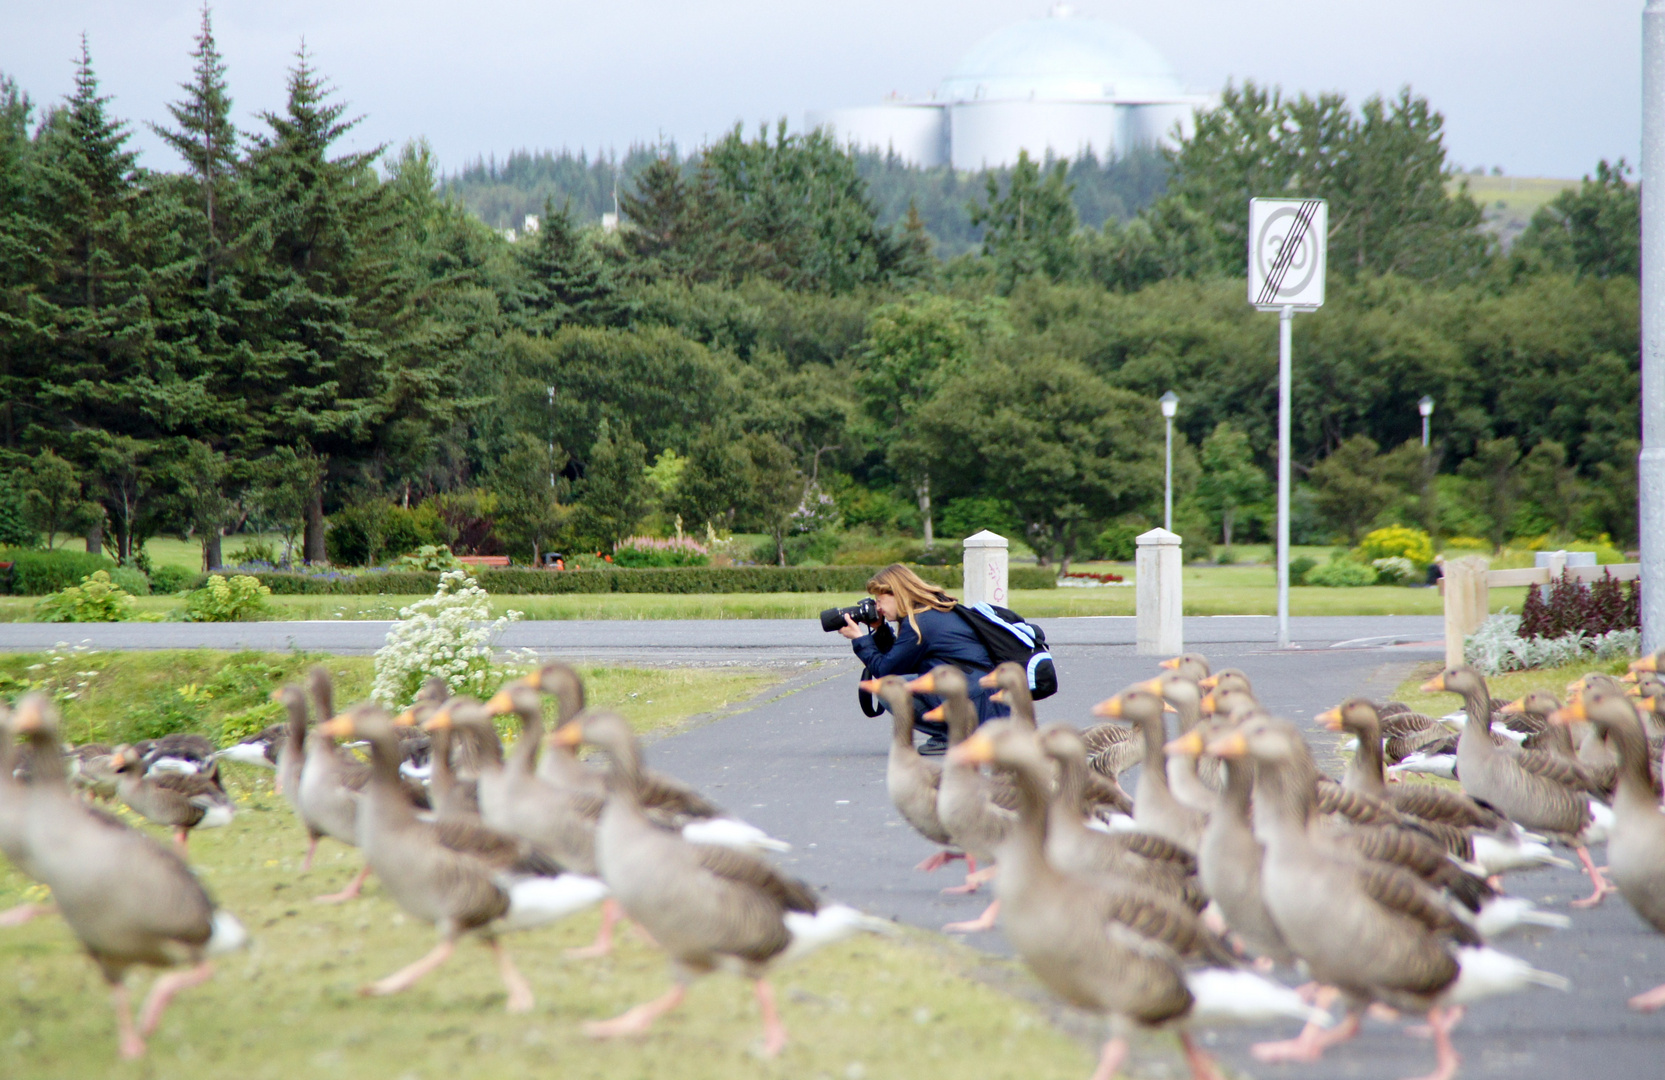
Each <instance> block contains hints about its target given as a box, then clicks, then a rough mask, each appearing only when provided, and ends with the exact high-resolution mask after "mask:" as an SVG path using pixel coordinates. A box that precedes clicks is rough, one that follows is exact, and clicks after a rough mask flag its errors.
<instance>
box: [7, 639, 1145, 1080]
mask: <svg viewBox="0 0 1665 1080" xmlns="http://www.w3.org/2000/svg"><path fill="white" fill-rule="evenodd" d="M246 655H247V654H245V657H246ZM16 659H17V658H7V659H6V665H7V668H6V669H7V670H11V668H12V666H14V661H15V660H16ZM142 659H143V660H144V661H145V662H144V663H138V664H135V663H133V662H131V661H128V660H127V658H121V662H119V663H118V662H115V661H114V660H109V659H108V658H107V657H104V656H99V657H94V658H92V661H90V662H88V663H87V665H86V666H87V668H89V669H90V668H91V667H93V666H95V663H99V662H103V663H104V664H105V666H104V667H103V669H102V674H101V675H100V677H99V678H100V680H107V681H108V684H109V685H108V686H106V685H105V682H104V681H98V684H97V689H96V690H89V692H88V693H86V694H85V695H84V696H83V697H82V698H80V699H77V701H75V702H72V703H71V706H70V711H71V714H72V715H73V714H74V713H75V712H76V711H77V710H84V711H85V713H86V715H87V716H88V717H93V716H96V715H106V714H107V712H108V710H110V709H114V708H116V705H115V704H114V703H113V702H112V701H108V700H106V699H107V697H108V696H113V695H114V693H115V692H116V691H118V690H120V688H121V687H123V686H125V687H127V688H128V692H129V693H130V694H143V693H145V692H148V690H149V689H150V688H151V687H152V686H153V684H155V683H157V682H158V681H159V679H158V678H157V677H158V676H159V674H165V673H166V672H173V673H174V674H173V675H171V676H169V677H171V678H176V679H178V680H181V681H184V680H187V679H201V678H204V677H206V676H209V667H211V664H210V661H211V660H212V659H213V657H212V656H211V655H209V654H203V653H189V654H178V655H176V656H173V657H169V658H167V659H168V660H170V661H172V663H171V665H170V664H159V663H157V661H158V660H159V659H161V658H160V657H158V655H157V654H150V655H149V656H148V657H145V658H142ZM272 662H275V661H272ZM329 663H330V665H331V668H332V669H333V670H336V671H337V672H338V675H339V677H340V678H341V688H342V690H343V691H344V692H345V691H348V690H353V691H355V692H356V690H357V688H360V687H362V686H363V684H364V682H365V679H366V672H365V670H364V663H365V662H363V661H359V660H355V659H352V658H346V659H342V658H334V659H331V660H330V661H329ZM587 675H588V677H589V686H590V690H591V696H592V699H598V700H602V701H605V702H608V703H611V704H616V705H619V706H621V707H623V708H625V709H626V710H627V711H629V710H635V712H634V713H633V720H635V722H636V723H637V725H638V726H639V727H645V726H653V725H654V724H656V723H659V722H661V721H664V722H670V721H674V720H675V719H680V718H682V717H685V716H687V715H689V714H690V713H693V712H700V711H707V710H709V709H712V708H716V707H719V706H720V704H721V703H722V702H724V701H729V700H733V698H734V695H736V694H740V695H744V694H748V693H751V692H753V691H754V690H755V689H757V688H759V686H760V685H764V684H766V683H767V679H768V678H770V676H765V675H761V674H757V673H751V674H748V673H733V672H709V671H691V672H628V671H620V670H617V669H614V670H611V671H608V670H596V669H591V670H590V671H588V672H587ZM106 690H109V691H110V692H111V693H110V694H109V695H107V694H106V693H105V691H106ZM649 694H652V695H653V698H652V703H649V702H648V701H647V700H646V699H647V696H648V695H649ZM672 701H675V702H676V705H675V706H674V708H673V707H671V706H670V704H669V703H670V702H672ZM654 705H657V706H658V708H659V711H657V712H656V711H655V709H654ZM673 713H674V715H671V714H673ZM667 716H668V717H669V720H667V719H666V718H667ZM72 726H73V725H72ZM225 772H226V776H227V784H228V788H229V789H230V791H231V792H232V794H233V796H234V797H235V799H236V801H237V805H238V814H237V817H236V818H235V819H234V820H233V821H232V823H231V824H230V825H228V826H227V827H225V828H223V829H214V830H206V831H204V832H202V833H200V834H198V835H197V836H195V837H194V838H193V839H192V841H191V857H192V862H193V865H194V867H195V868H196V870H197V872H198V874H199V875H200V876H201V877H202V879H203V881H204V883H205V884H207V886H208V887H209V889H210V890H211V891H212V892H213V894H214V895H215V896H216V897H217V899H218V900H219V902H220V903H221V904H223V905H224V906H225V907H226V908H227V909H228V910H230V911H232V912H234V913H235V914H236V915H237V916H238V917H239V918H240V919H241V920H242V922H243V923H244V925H245V926H247V927H248V929H249V931H250V932H251V933H252V934H253V937H254V942H253V945H252V947H251V948H250V949H249V950H248V951H247V952H245V953H241V954H238V955H235V956H231V957H227V958H225V959H222V960H220V961H219V962H218V963H217V968H218V972H217V974H216V976H215V978H214V979H213V981H212V982H210V983H208V984H207V985H205V986H203V987H200V988H198V989H196V990H192V991H188V992H186V993H183V994H181V995H180V997H179V998H178V999H176V1001H175V1003H174V1005H173V1007H172V1008H171V1009H170V1010H169V1011H168V1014H167V1017H166V1019H165V1020H164V1022H163V1025H162V1028H161V1030H160V1031H159V1032H158V1033H157V1034H156V1036H155V1037H154V1038H153V1039H152V1040H151V1043H150V1054H149V1057H148V1058H147V1059H145V1060H144V1061H141V1062H139V1063H134V1064H126V1063H121V1062H119V1061H118V1060H117V1059H116V1053H115V1036H114V1023H113V1020H112V1017H111V1012H110V1009H109V1006H108V1002H107V995H106V993H105V991H104V989H103V984H102V981H101V980H100V979H99V978H98V976H97V975H96V973H95V970H94V968H93V965H92V964H91V962H89V961H88V960H87V958H86V957H85V955H84V954H83V953H82V952H81V951H80V949H79V948H78V947H77V945H76V942H75V940H74V938H73V937H72V936H71V935H70V933H69V932H68V930H67V928H66V927H65V926H64V924H63V922H62V921H61V920H60V919H58V918H56V917H52V916H48V917H43V918H39V919H36V920H35V921H34V922H32V923H30V924H29V925H27V926H24V927H21V928H16V929H5V930H0V970H3V971H5V972H6V978H4V979H3V980H0V1076H4V1077H6V1078H8V1080H59V1078H62V1077H81V1076H108V1077H116V1078H122V1077H134V1078H139V1077H154V1076H157V1075H167V1076H169V1077H176V1078H179V1080H196V1078H203V1080H207V1078H215V1080H218V1078H221V1077H225V1076H228V1075H235V1076H237V1077H239V1078H242V1080H262V1078H271V1080H294V1078H296V1077H353V1078H367V1080H382V1078H388V1080H392V1078H400V1080H404V1078H407V1077H416V1078H433V1080H462V1078H473V1077H481V1078H485V1077H490V1078H498V1077H510V1076H559V1077H563V1078H566V1077H575V1078H576V1077H586V1078H597V1080H635V1078H638V1077H648V1076H662V1077H677V1078H679V1080H681V1078H691V1080H701V1078H713V1080H715V1078H724V1080H727V1078H731V1077H739V1078H746V1077H758V1078H788V1077H791V1078H796V1077H806V1078H807V1077H836V1078H853V1080H864V1078H872V1080H879V1078H896V1080H913V1078H915V1077H921V1076H977V1077H986V1078H1000V1077H1010V1078H1012V1080H1027V1078H1031V1077H1046V1078H1052V1077H1060V1078H1066V1077H1067V1078H1075V1077H1079V1076H1082V1075H1085V1074H1086V1072H1087V1071H1088V1069H1089V1067H1090V1062H1091V1054H1090V1051H1089V1050H1088V1048H1087V1047H1085V1046H1084V1045H1082V1044H1080V1043H1078V1042H1076V1041H1074V1040H1073V1039H1071V1038H1070V1037H1068V1036H1067V1035H1065V1034H1063V1033H1062V1032H1061V1031H1059V1030H1058V1029H1057V1028H1056V1027H1054V1026H1053V1025H1052V1023H1051V1022H1050V1019H1049V1015H1048V1013H1047V1012H1046V1011H1045V1010H1044V1009H1043V1007H1041V1006H1039V1005H1037V1004H1035V1001H1037V1000H1042V998H1041V996H1040V995H1039V993H1038V991H1037V990H1035V989H1034V988H1033V983H1032V982H1030V981H1029V980H1028V977H1027V975H1026V974H1025V973H1023V972H1022V971H1021V970H1020V969H1018V968H1017V966H1016V965H1015V964H1013V963H1011V962H1008V961H1004V960H1000V959H996V958H991V957H988V956H984V955H981V954H977V953H974V952H973V951H972V950H970V949H967V948H965V947H963V946H959V945H956V944H954V943H952V942H949V941H946V940H944V939H942V938H939V937H937V936H935V935H928V934H924V933H920V932H916V931H899V932H898V933H897V934H896V935H895V936H893V937H884V938H879V937H864V938H862V939H858V940H853V941H849V942H845V943H842V944H839V945H836V946H833V947H830V948H827V949H824V950H822V951H821V952H818V953H816V954H814V955H813V956H811V957H809V958H807V959H806V960H804V961H802V962H800V963H799V964H798V965H796V966H792V967H788V968H785V969H783V970H781V971H779V972H777V973H776V975H775V978H774V982H775V986H776V990H777V995H778V998H779V1001H780V1004H781V1012H782V1015H783V1018H784V1020H785V1022H786V1024H787V1027H788V1030H789V1031H790V1032H791V1036H792V1041H791V1043H790V1044H789V1045H788V1047H787V1049H786V1051H785V1053H784V1054H783V1056H782V1057H781V1058H780V1059H778V1060H777V1061H773V1062H769V1061H764V1060H762V1059H760V1058H759V1057H758V1056H757V1054H756V1047H757V1046H758V1045H759V1043H760V1041H761V1040H760V1030H761V1029H760V1025H759V1023H758V1018H757V1009H756V1005H755V1003H754V1001H753V998H752V995H751V990H750V987H749V985H748V984H746V983H744V982H742V981H740V980H738V979H735V978H733V977H731V976H728V975H716V976H713V977H711V978H708V979H705V980H703V981H702V982H700V983H698V984H696V985H695V987H694V988H693V990H692V991H691V993H690V994H689V998H688V1001H687V1003H686V1005H685V1006H684V1007H683V1008H682V1009H681V1010H680V1011H679V1012H677V1013H673V1014H672V1015H671V1016H669V1017H667V1018H665V1019H664V1020H663V1021H661V1023H660V1024H659V1025H658V1027H657V1028H656V1030H655V1031H654V1032H653V1033H652V1034H650V1035H649V1036H648V1037H646V1038H644V1039H641V1040H632V1041H626V1042H620V1043H601V1044H598V1043H593V1042H591V1041H590V1040H588V1039H586V1038H585V1037H584V1036H583V1035H582V1034H581V1033H580V1030H579V1025H580V1024H581V1023H582V1022H583V1021H585V1020H590V1019H599V1018H604V1017H609V1016H612V1015H614V1014H616V1013H618V1012H620V1011H622V1010H624V1009H625V1008H627V1007H629V1006H631V1005H633V1004H636V1003H638V1002H641V1001H644V1000H647V999H648V998H650V997H655V996H657V995H659V994H660V993H662V992H663V991H664V990H665V989H666V987H667V986H668V985H669V982H668V971H667V965H666V963H665V961H664V959H663V957H662V956H661V955H660V954H659V953H658V952H657V951H656V950H655V949H653V948H652V947H650V946H649V945H647V944H646V943H645V942H644V941H643V940H642V939H640V938H639V937H638V936H637V935H635V934H633V933H631V932H629V931H628V930H627V931H625V932H623V933H622V934H621V938H620V944H619V947H618V949H617V951H616V953H615V954H614V955H613V956H612V957H609V958H607V959H604V960H585V961H576V960H569V959H567V958H566V957H565V956H564V952H565V950H566V949H568V948H571V947H574V946H577V945H582V944H585V943H586V942H588V941H589V939H590V938H591V937H592V936H593V935H594V933H595V929H596V925H597V915H596V913H595V912H593V911H591V912H587V913H584V914H581V915H578V916H575V917H573V918H572V919H569V920H567V921H566V922H564V923H561V924H558V925H555V926H553V927H546V928H542V929H539V930H535V931H529V932H525V933H520V934H514V935H510V936H508V937H507V938H506V939H505V942H506V945H507V947H508V949H509V950H510V952H511V954H512V955H513V957H514V959H515V962H516V964H517V965H518V966H519V967H520V969H521V971H522V972H523V973H524V974H525V975H526V976H527V978H528V979H529V980H530V982H531V984H532V986H533V989H534V991H535V993H536V995H537V1007H536V1008H535V1010H534V1011H533V1012H532V1013H531V1014H530V1015H526V1016H518V1017H514V1016H509V1015H507V1013H506V1012H505V1010H504V994H503V990H502V983H501V982H500V981H499V979H498V977H497V974H496V971H495V969H494V967H493V965H492V963H491V961H490V958H489V956H488V954H487V953H486V952H485V951H484V950H483V949H481V948H480V947H478V946H477V945H474V944H472V943H469V944H465V945H464V947H463V948H461V949H459V950H458V952H457V955H456V956H455V957H453V958H452V960H451V961H450V962H449V963H448V964H447V965H446V966H445V967H443V968H441V969H440V971H439V972H437V973H436V974H434V975H432V976H430V977H429V978H428V979H427V980H425V981H424V982H423V983H421V984H420V985H418V986H417V987H416V988H415V989H413V990H412V991H410V992H408V993H406V994H403V995H401V996H399V997H396V998H390V999H385V1000H366V999H361V998H359V997H358V996H357V993H356V991H357V989H358V987H360V986H362V985H364V984H365V983H366V982H368V981H370V980H372V979H374V978H378V977H380V976H383V975H386V974H388V973H389V972H391V971H393V970H395V969H396V968H399V967H401V966H403V965H405V964H407V963H409V962H411V961H412V960H414V959H416V958H417V957H418V956H420V955H422V954H423V953H425V952H426V951H427V950H428V949H429V948H430V947H431V946H432V944H433V942H434V932H433V930H432V929H431V928H430V927H428V926H426V925H422V924H419V923H417V922H415V921H413V920H411V919H410V918H408V917H407V916H406V915H405V914H403V913H402V912H401V911H400V910H399V909H398V908H397V907H396V906H395V905H394V904H393V903H392V902H391V901H389V900H388V899H387V897H386V896H385V895H384V894H383V893H382V891H381V889H380V887H379V886H378V885H377V884H376V883H375V881H374V880H372V881H371V883H370V884H369V885H368V886H366V889H365V896H364V897H363V898H362V899H360V900H358V901H355V902H352V903H348V904H344V905H341V906H325V905H318V904H315V903H313V902H312V897H314V896H316V895H319V894H321V893H325V892H330V891H334V890H336V889H339V888H340V887H341V886H342V885H343V884H345V883H346V881H347V880H348V878H349V877H351V876H352V874H353V873H354V872H355V871H356V870H357V869H358V866H359V865H360V864H359V861H358V855H357V853H356V852H354V851H352V850H350V849H348V848H346V847H343V846H341V845H338V844H334V843H333V842H331V841H325V843H324V845H323V848H322V849H321V852H320V858H319V860H318V862H317V863H316V864H315V865H314V867H313V869H312V870H311V872H309V873H306V874H303V873H301V870H300V866H301V858H302V855H303V853H304V850H305V847H306V836H305V833H304V831H303V830H302V829H301V827H300V826H299V825H298V824H297V823H296V822H295V820H294V818H293V816H292V814H291V812H290V810H289V808H288V806H287V804H286V803H285V802H284V801H283V799H282V798H281V797H279V796H278V795H276V794H275V792H274V791H273V789H272V774H271V773H269V772H266V771H265V770H260V769H254V768H249V767H245V766H239V765H227V766H226V768H225ZM122 813H123V815H124V816H125V817H127V819H128V820H129V821H133V820H134V819H133V817H132V815H131V814H127V813H126V812H125V811H122ZM139 827H141V828H145V829H147V830H149V831H151V832H152V833H153V834H155V835H157V836H158V837H159V838H160V837H161V836H162V831H161V830H158V829H154V828H153V827H151V826H148V825H140V826H139ZM791 839H798V840H802V838H798V837H794V838H791ZM895 870H896V873H897V874H898V875H904V874H907V873H910V872H911V871H910V870H909V869H908V867H906V866H901V865H898V866H897V867H896V868H895ZM832 893H833V895H835V896H836V894H837V888H836V885H835V886H834V887H833V889H832ZM42 899H45V891H44V890H43V889H42V888H40V887H39V886H36V885H34V884H32V883H31V882H30V881H28V880H27V879H26V878H24V877H23V876H22V875H21V874H19V873H17V872H16V871H15V870H14V869H12V868H11V867H10V866H8V865H4V864H0V908H8V907H11V906H12V905H14V904H18V903H22V902H24V901H26V900H42ZM148 978H149V976H148V975H146V974H138V973H136V974H135V976H134V977H133V978H132V980H131V981H132V983H133V984H134V990H135V999H137V998H138V996H139V995H140V994H142V993H143V992H144V990H145V989H146V984H147V983H148ZM997 985H998V986H1003V987H1017V988H1019V991H1020V996H1011V995H1009V994H1008V993H1005V992H1002V991H1001V990H999V989H996V988H995V987H996V986H997ZM1164 1053H1166V1051H1165V1050H1164Z"/></svg>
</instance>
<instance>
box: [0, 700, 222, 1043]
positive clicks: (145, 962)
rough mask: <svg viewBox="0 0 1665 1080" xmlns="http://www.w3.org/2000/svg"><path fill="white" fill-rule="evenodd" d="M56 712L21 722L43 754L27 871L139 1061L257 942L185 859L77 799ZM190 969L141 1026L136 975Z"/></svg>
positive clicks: (32, 796) (21, 711)
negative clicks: (197, 991) (131, 976)
mask: <svg viewBox="0 0 1665 1080" xmlns="http://www.w3.org/2000/svg"><path fill="white" fill-rule="evenodd" d="M51 709H52V706H51V704H50V703H49V702H48V701H47V700H46V699H45V698H44V697H42V696H40V695H29V696H27V697H25V698H24V699H23V701H22V702H21V703H20V704H19V706H18V710H17V714H16V716H15V717H14V718H13V731H14V732H15V734H17V735H18V736H20V737H22V738H23V739H25V740H27V741H28V742H29V743H30V745H31V746H32V747H33V748H34V751H35V765H36V770H37V771H36V774H35V777H34V780H33V782H32V783H30V784H29V785H28V787H27V789H26V791H25V795H24V800H25V810H24V815H23V822H24V826H23V833H22V837H21V844H22V845H23V846H24V847H25V848H26V849H27V852H28V854H27V857H26V862H24V863H23V864H22V865H25V866H27V867H28V870H29V873H30V874H31V875H32V876H34V877H35V878H36V879H37V880H38V881H40V882H41V883H42V884H44V885H46V886H47V888H49V889H51V890H52V897H53V900H54V901H55V902H56V904H57V906H58V910H59V911H61V912H62V913H63V917H64V921H65V922H67V923H68V924H69V927H70V929H71V930H72V931H73V932H74V933H75V936H76V937H77V938H79V939H80V941H81V944H82V946H83V947H84V948H85V949H86V950H87V953H88V954H89V955H90V956H91V957H92V958H93V962H94V963H96V964H97V965H98V968H99V972H100V973H101V974H102V975H103V976H104V981H105V984H106V985H108V986H109V988H110V998H111V1003H112V1004H113V1005H114V1007H115V1013H116V1030H117V1033H118V1037H119V1040H120V1048H121V1056H122V1057H124V1058H129V1059H132V1058H138V1057H140V1056H142V1055H143V1054H144V1052H145V1043H144V1040H145V1038H146V1037H148V1036H150V1035H151V1034H153V1033H154V1032H155V1031H156V1028H157V1027H158V1025H160V1023H161V1021H162V1014H163V1011H164V1010H165V1009H166V1008H167V1006H168V1002H170V1001H171V1000H172V999H173V997H174V995H176V994H178V993H179V992H180V991H181V990H186V989H189V988H190V987H193V986H198V985H200V984H202V983H204V982H206V981H207V980H208V979H209V978H211V977H212V976H213V974H214V967H213V962H212V959H211V958H212V957H214V956H218V955H221V954H223V953H225V952H229V951H231V950H233V949H237V948H240V947H242V945H243V944H244V943H245V942H246V941H247V940H248V935H247V934H246V933H245V932H244V930H243V927H242V925H241V924H240V923H238V921H237V919H236V918H235V917H233V916H232V915H231V914H230V913H229V912H226V911H223V910H220V909H219V908H217V907H216V905H215V904H214V901H213V900H212V899H211V898H210V897H209V895H208V893H207V891H206V890H205V889H203V887H202V884H201V882H199V881H198V880H197V879H196V877H195V875H193V874H192V873H191V871H190V868H189V867H187V866H186V865H185V863H184V861H183V860H182V859H180V858H179V856H178V855H176V854H174V853H173V852H172V851H169V850H168V849H167V848H166V847H164V846H163V845H161V844H159V843H157V842H156V841H155V840H153V839H151V838H150V837H148V836H146V835H144V834H143V833H140V832H138V831H137V830H135V829H132V828H129V827H128V826H127V825H125V824H124V823H122V822H121V821H120V820H119V819H117V818H115V817H112V816H111V815H109V814H105V813H103V812H102V811H98V810H93V809H91V808H89V807H87V806H85V805H83V804H82V803H81V802H80V801H79V800H77V799H75V798H74V796H72V795H71V794H70V790H69V786H68V781H67V777H66V776H65V772H64V768H63V763H62V759H61V758H60V757H59V755H58V744H57V721H56V718H55V717H54V716H53V715H52V712H51ZM181 963H183V964H187V965H189V966H188V968H187V969H186V970H184V971H173V972H168V973H167V974H164V975H162V976H161V977H159V978H158V979H157V980H156V982H155V983H154V984H153V985H152V987H151V990H150V995H149V997H147V998H146V1000H145V1004H144V1008H143V1009H142V1010H141V1011H140V1014H139V1022H138V1025H137V1026H136V1027H135V1025H134V1023H133V1012H132V1005H131V1002H130V1000H129V998H128V993H127V986H126V982H125V979H126V976H127V972H128V971H129V970H130V969H131V968H134V967H137V966H148V967H160V968H170V967H174V966H176V965H179V964H181Z"/></svg>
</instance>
